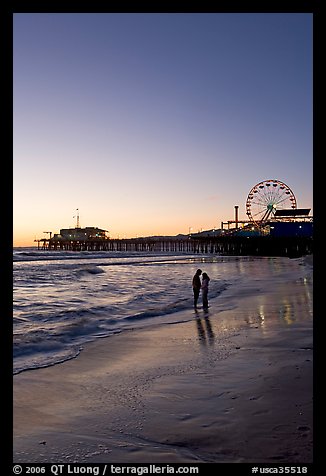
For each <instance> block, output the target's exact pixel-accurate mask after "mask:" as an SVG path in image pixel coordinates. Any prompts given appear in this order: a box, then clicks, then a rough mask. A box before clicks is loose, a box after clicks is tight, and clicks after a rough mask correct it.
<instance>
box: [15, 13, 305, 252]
mask: <svg viewBox="0 0 326 476" xmlns="http://www.w3.org/2000/svg"><path fill="white" fill-rule="evenodd" d="M312 22H313V17H312V14H310V13H207V14H205V13H98V14H97V13H15V14H14V21H13V26H14V36H13V48H14V49H13V75H14V82H13V99H14V100H13V131H14V137H13V148H14V149H13V150H14V156H13V208H14V209H13V212H14V214H13V225H14V229H13V236H14V246H33V245H35V244H36V243H34V239H39V238H44V237H46V236H48V235H45V234H44V231H52V233H59V231H60V229H61V228H69V227H74V226H76V216H77V213H78V214H79V221H80V226H81V227H85V226H95V227H99V228H101V229H105V230H108V231H109V235H110V236H111V237H112V238H117V237H119V238H124V237H126V238H130V237H136V236H150V235H177V234H179V233H184V234H187V233H189V231H190V232H197V231H198V230H209V229H212V228H220V227H221V222H222V221H227V220H233V219H234V206H235V205H237V206H238V207H239V219H240V220H245V219H246V218H247V217H246V200H247V196H248V194H249V192H250V190H251V189H252V187H254V186H255V185H256V184H258V183H259V182H261V181H263V180H269V179H273V180H280V181H282V182H284V183H285V184H287V185H288V186H289V187H290V188H291V190H292V191H293V192H294V195H295V197H296V200H297V206H298V208H311V209H312V207H313V203H312V198H313V185H312V184H313V121H312V113H313V100H312V92H313V91H312V72H313V71H312V48H313V47H312V34H313V30H312ZM77 209H78V212H77ZM311 213H313V210H312V212H311Z"/></svg>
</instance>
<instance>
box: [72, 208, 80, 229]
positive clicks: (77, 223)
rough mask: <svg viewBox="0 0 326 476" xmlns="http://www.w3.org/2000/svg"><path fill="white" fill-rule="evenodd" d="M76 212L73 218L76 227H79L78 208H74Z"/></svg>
mask: <svg viewBox="0 0 326 476" xmlns="http://www.w3.org/2000/svg"><path fill="white" fill-rule="evenodd" d="M76 212H77V215H75V216H74V217H73V218H76V219H77V222H76V228H80V226H79V209H78V208H76Z"/></svg>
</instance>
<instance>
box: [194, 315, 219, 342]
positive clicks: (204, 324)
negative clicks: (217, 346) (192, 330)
mask: <svg viewBox="0 0 326 476" xmlns="http://www.w3.org/2000/svg"><path fill="white" fill-rule="evenodd" d="M196 324H197V331H198V337H199V341H200V343H201V344H202V345H207V344H209V345H212V344H213V343H214V339H215V335H214V332H213V328H212V326H211V323H210V320H209V317H208V311H205V313H204V317H202V318H201V317H200V316H199V312H198V311H196Z"/></svg>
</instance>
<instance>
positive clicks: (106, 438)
mask: <svg viewBox="0 0 326 476" xmlns="http://www.w3.org/2000/svg"><path fill="white" fill-rule="evenodd" d="M230 292H231V291H230ZM224 299H225V300H227V299H228V295H227V292H226V295H225V297H224ZM232 299H233V302H235V301H234V296H233V298H232ZM232 299H231V296H230V300H231V301H232ZM311 304H312V298H311V289H310V286H307V284H306V283H304V282H303V281H300V282H297V283H288V284H287V285H286V286H284V285H283V286H276V287H275V288H273V289H266V290H265V292H263V293H259V294H257V295H255V294H253V293H252V292H249V290H248V293H246V292H243V294H241V295H239V296H237V299H236V305H234V306H230V308H229V309H228V310H224V311H222V310H221V309H219V308H218V300H217V301H216V302H215V303H214V302H212V303H211V307H210V309H209V311H208V312H207V313H205V312H204V311H203V310H201V309H199V310H198V312H197V313H195V312H194V310H192V309H189V311H185V312H184V316H183V317H190V319H191V321H190V322H185V323H177V324H170V325H160V326H156V327H151V328H145V329H142V330H129V331H125V332H123V333H121V334H118V335H115V336H113V337H109V338H103V339H98V340H97V341H96V342H92V343H90V344H88V345H86V346H85V348H84V349H83V351H82V352H81V353H80V355H79V356H78V357H77V358H75V359H73V360H70V361H67V362H64V363H62V364H58V365H55V366H53V367H48V368H44V369H37V370H32V371H26V372H23V373H21V374H18V375H15V376H14V462H15V463H19V462H25V463H26V462H53V463H68V462H78V463H83V462H89V463H92V462H95V463H102V462H103V463H242V462H244V463H312V462H313V456H312V447H313V436H312V431H313V427H312V420H313V388H312V384H313V335H312V310H311ZM231 307H233V308H232V309H231ZM180 314H181V313H180ZM180 317H182V316H180Z"/></svg>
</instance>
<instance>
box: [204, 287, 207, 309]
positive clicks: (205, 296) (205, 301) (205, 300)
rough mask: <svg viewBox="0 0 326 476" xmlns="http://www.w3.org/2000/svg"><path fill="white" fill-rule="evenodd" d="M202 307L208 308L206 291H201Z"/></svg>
mask: <svg viewBox="0 0 326 476" xmlns="http://www.w3.org/2000/svg"><path fill="white" fill-rule="evenodd" d="M203 308H204V309H207V308H208V291H203Z"/></svg>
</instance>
